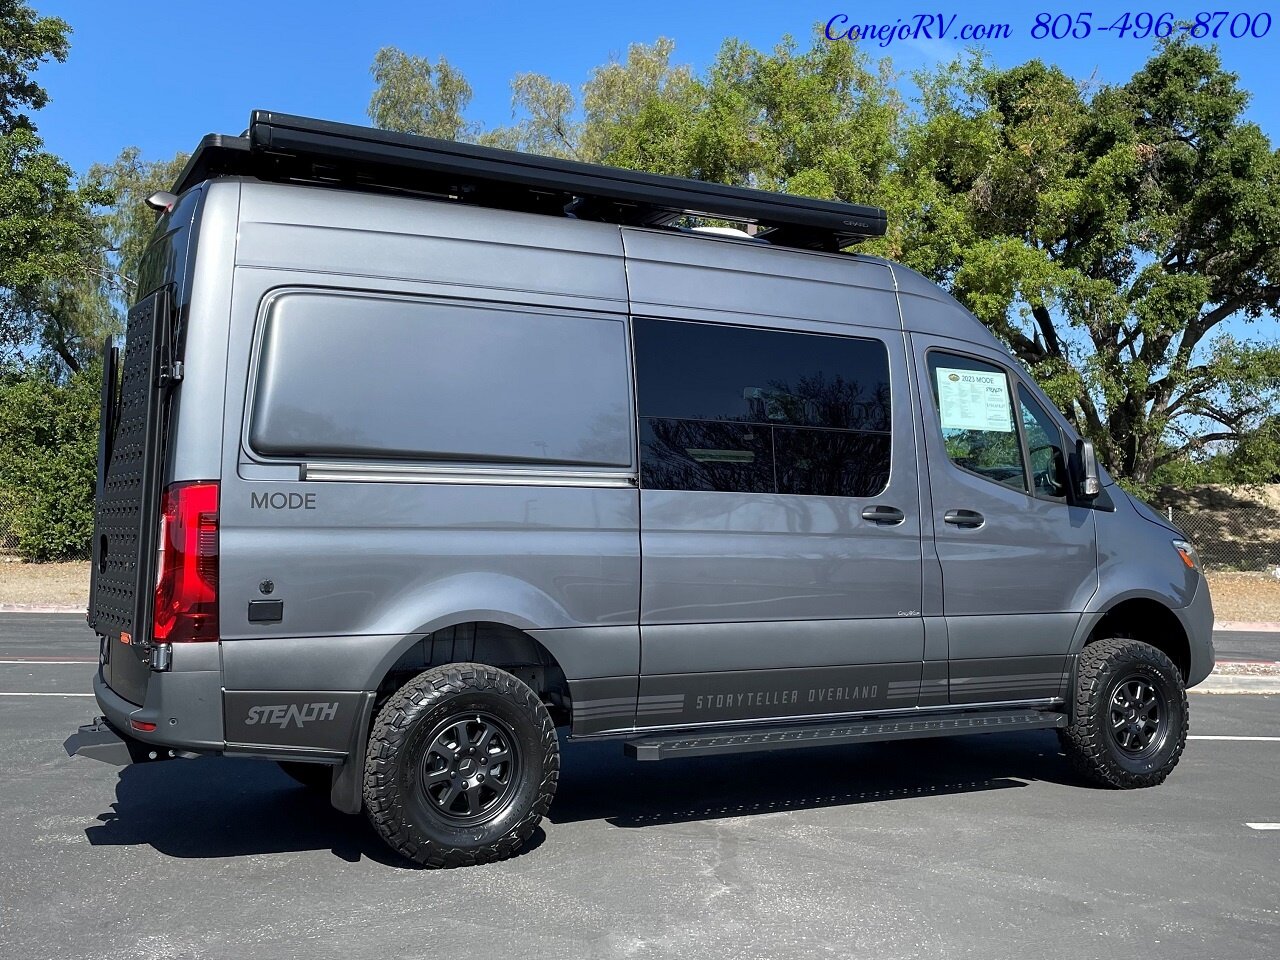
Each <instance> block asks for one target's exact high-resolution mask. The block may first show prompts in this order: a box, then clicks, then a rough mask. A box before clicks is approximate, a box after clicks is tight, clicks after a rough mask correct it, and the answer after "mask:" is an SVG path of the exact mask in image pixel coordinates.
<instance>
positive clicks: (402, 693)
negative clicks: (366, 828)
mask: <svg viewBox="0 0 1280 960" xmlns="http://www.w3.org/2000/svg"><path fill="white" fill-rule="evenodd" d="M559 774H560V748H559V743H558V742H557V740H556V731H555V725H554V724H553V723H552V722H551V717H550V716H549V715H548V713H547V710H546V708H545V707H544V706H543V705H542V703H541V702H540V701H539V700H538V697H537V694H535V693H534V692H533V691H532V690H530V689H529V688H528V687H527V686H526V685H525V684H523V683H521V682H520V681H519V680H517V679H516V678H515V677H513V676H512V675H511V674H509V673H506V672H505V671H502V670H499V669H497V668H496V667H490V666H486V665H483V664H477V663H454V664H448V665H445V666H441V667H435V668H433V669H431V670H427V671H425V672H424V673H420V674H419V675H418V676H416V677H414V678H413V679H412V680H410V681H409V682H408V683H406V684H405V685H404V686H403V687H401V688H400V690H399V691H397V692H396V693H395V694H394V695H393V696H392V697H391V698H390V699H389V700H387V702H386V703H385V704H383V706H382V709H381V710H380V711H379V712H378V716H377V719H376V720H375V722H374V726H373V732H372V733H371V734H370V737H369V752H368V755H367V759H366V762H365V769H364V800H365V808H366V809H367V811H368V814H369V819H370V821H371V822H372V823H373V826H374V829H375V830H377V832H378V834H379V835H380V836H381V837H382V838H383V840H385V841H386V842H387V843H388V844H389V845H390V846H391V847H392V848H393V849H394V850H396V851H398V852H399V853H401V854H403V855H404V856H406V857H408V858H409V859H410V860H413V861H415V862H417V863H420V864H423V865H424V866H428V867H458V866H466V865H470V864H476V863H488V862H492V861H495V860H503V859H506V858H507V857H509V856H511V855H512V854H514V853H516V852H517V851H518V850H519V849H520V848H521V847H522V846H523V845H524V844H525V843H526V842H527V841H528V839H529V837H530V836H531V835H532V833H533V831H534V828H536V827H537V825H538V822H539V821H540V820H541V819H542V817H543V815H544V814H545V813H546V812H547V809H548V808H549V807H550V806H551V799H552V797H553V796H554V795H555V789H556V782H557V780H558V779H559Z"/></svg>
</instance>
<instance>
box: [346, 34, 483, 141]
mask: <svg viewBox="0 0 1280 960" xmlns="http://www.w3.org/2000/svg"><path fill="white" fill-rule="evenodd" d="M370 72H371V73H372V74H373V80H374V83H375V84H376V85H377V86H376V88H375V90H374V92H373V97H372V98H371V99H370V100H369V119H371V120H372V121H373V122H374V124H376V125H377V126H379V127H382V128H383V129H384V130H395V131H398V132H400V133H416V134H418V135H420V136H425V137H444V138H445V139H447V140H465V139H467V138H468V137H469V136H470V134H471V133H472V132H473V127H472V125H471V124H468V123H467V122H466V121H465V120H464V119H463V116H462V115H463V113H464V112H465V111H466V109H467V105H468V104H470V103H471V84H469V83H467V80H466V78H465V77H463V75H462V74H461V73H460V72H459V71H458V70H456V69H455V68H454V67H453V66H451V65H450V64H449V61H448V60H446V59H445V58H444V57H440V58H439V59H438V60H436V62H435V63H432V62H431V61H430V60H427V59H425V58H424V57H415V56H412V55H411V54H407V53H405V52H404V51H402V50H398V49H396V48H395V47H383V48H382V49H381V50H379V51H378V52H377V54H376V55H375V56H374V58H373V67H372V68H371V70H370Z"/></svg>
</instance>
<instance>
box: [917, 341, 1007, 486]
mask: <svg viewBox="0 0 1280 960" xmlns="http://www.w3.org/2000/svg"><path fill="white" fill-rule="evenodd" d="M929 373H930V377H929V379H930V381H931V384H932V387H933V399H934V403H935V405H936V407H937V410H938V419H939V423H940V426H941V428H942V440H943V443H944V445H945V446H946V449H947V456H948V457H949V458H950V460H951V462H952V463H954V464H955V465H956V466H958V467H961V468H962V469H965V470H968V471H969V472H970V473H976V474H977V475H978V476H980V477H983V478H985V479H987V480H990V481H992V482H994V483H1000V484H1003V485H1004V486H1006V487H1011V488H1012V489H1014V490H1022V491H1026V489H1027V477H1026V470H1025V468H1024V466H1023V462H1022V444H1021V443H1019V441H1018V431H1017V428H1016V426H1015V424H1014V419H1013V395H1012V392H1011V391H1010V389H1009V377H1008V375H1007V374H1006V373H1005V372H1004V371H1003V370H1002V369H1000V368H999V367H997V366H996V365H995V364H993V363H984V362H983V361H981V360H974V359H973V358H971V357H961V356H957V355H955V354H951V353H940V352H937V351H933V352H931V353H930V354H929Z"/></svg>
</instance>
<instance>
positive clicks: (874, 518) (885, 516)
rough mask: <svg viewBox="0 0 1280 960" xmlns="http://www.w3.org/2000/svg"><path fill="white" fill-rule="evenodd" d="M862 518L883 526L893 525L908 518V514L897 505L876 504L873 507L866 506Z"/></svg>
mask: <svg viewBox="0 0 1280 960" xmlns="http://www.w3.org/2000/svg"><path fill="white" fill-rule="evenodd" d="M862 519H863V520H870V521H871V522H872V523H875V524H879V525H881V526H893V525H894V524H899V523H901V522H902V521H903V520H905V519H907V515H906V514H905V513H903V512H902V511H901V510H899V509H898V508H897V507H886V506H884V505H883V504H879V503H878V504H876V505H875V506H873V507H866V508H864V509H863V511H862Z"/></svg>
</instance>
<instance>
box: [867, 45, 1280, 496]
mask: <svg viewBox="0 0 1280 960" xmlns="http://www.w3.org/2000/svg"><path fill="white" fill-rule="evenodd" d="M921 86H922V89H923V90H924V96H923V102H922V109H921V112H920V116H919V117H918V118H917V119H916V121H915V122H914V123H912V124H911V126H910V128H909V129H908V130H907V131H906V133H905V135H904V138H903V144H904V147H903V154H902V162H901V164H900V166H899V168H898V169H897V170H896V171H895V173H894V176H893V178H892V181H893V189H892V190H891V191H890V194H891V197H892V199H893V200H894V201H895V211H894V213H895V215H894V216H893V218H892V219H893V222H894V223H895V231H894V235H893V236H892V237H891V238H890V240H889V242H888V244H887V246H888V252H890V253H891V254H892V255H896V256H898V257H900V258H901V259H902V260H904V261H905V262H907V263H908V264H910V265H912V266H915V267H917V268H918V269H921V270H923V271H924V272H925V273H927V274H929V275H931V276H932V277H933V278H934V279H936V280H938V281H939V282H941V283H943V284H945V285H947V286H949V287H950V289H951V291H952V293H954V294H955V295H956V296H957V297H958V298H959V299H960V300H961V301H963V302H964V303H965V304H966V305H967V306H969V307H970V308H971V309H972V310H973V311H974V312H975V313H976V314H977V315H978V316H979V317H980V318H981V319H982V320H983V321H984V322H985V323H986V324H987V325H988V326H989V327H990V328H991V329H992V330H993V331H994V332H995V333H996V335H997V336H999V337H1000V338H1001V339H1002V340H1003V341H1004V342H1005V343H1007V344H1008V345H1009V347H1010V349H1011V350H1012V352H1013V353H1014V355H1015V356H1016V357H1018V358H1019V359H1020V360H1022V361H1023V363H1025V364H1026V365H1027V366H1028V367H1029V368H1030V369H1031V370H1032V371H1033V372H1034V373H1035V374H1036V375H1037V377H1038V378H1039V379H1040V382H1041V383H1042V384H1043V385H1044V386H1045V388H1046V389H1047V390H1048V391H1049V392H1050V394H1051V395H1053V397H1054V399H1055V400H1056V401H1058V403H1059V404H1060V405H1061V406H1062V407H1063V409H1064V410H1065V411H1067V412H1068V414H1069V415H1072V416H1073V417H1074V419H1075V420H1076V423H1077V425H1078V426H1079V427H1080V429H1081V431H1082V432H1083V433H1084V434H1085V435H1087V436H1090V437H1091V438H1093V439H1094V441H1095V442H1096V443H1098V444H1099V448H1100V452H1101V453H1102V455H1103V456H1104V458H1105V459H1106V460H1107V461H1108V462H1109V463H1110V465H1111V466H1112V467H1113V468H1114V469H1115V470H1116V471H1117V472H1118V473H1119V474H1120V475H1121V476H1123V477H1125V478H1127V479H1128V480H1130V481H1131V482H1133V483H1134V484H1135V485H1138V486H1141V485H1144V484H1146V483H1147V482H1148V481H1150V479H1151V478H1152V477H1153V475H1154V474H1155V472H1156V471H1157V470H1158V469H1160V468H1161V467H1163V466H1165V465H1166V464H1170V463H1173V462H1175V461H1177V460H1180V459H1187V458H1189V457H1190V456H1192V455H1194V454H1197V453H1199V452H1201V451H1205V450H1208V449H1212V446H1213V445H1214V444H1215V443H1220V442H1222V441H1232V442H1235V441H1239V440H1241V439H1242V438H1244V437H1246V436H1247V435H1248V434H1249V433H1250V432H1251V431H1252V430H1253V429H1254V428H1255V427H1256V426H1257V425H1258V424H1259V423H1260V422H1261V421H1262V420H1263V419H1264V418H1265V417H1266V416H1267V414H1268V413H1270V412H1271V411H1274V410H1275V408H1276V399H1277V391H1278V388H1280V349H1278V348H1277V344H1276V343H1275V342H1274V339H1273V338H1269V339H1264V340H1262V341H1261V342H1257V341H1255V340H1253V339H1244V338H1241V337H1240V336H1239V335H1238V334H1237V335H1228V334H1226V333H1223V332H1221V331H1222V325H1223V324H1224V322H1225V321H1227V320H1228V319H1229V318H1233V317H1235V318H1243V319H1245V320H1253V321H1256V320H1258V319H1260V318H1262V317H1264V316H1267V315H1269V314H1271V313H1272V312H1273V311H1274V310H1275V309H1276V305H1277V297H1278V295H1280V252H1278V251H1280V155H1277V153H1276V152H1275V151H1274V150H1273V149H1272V147H1271V145H1270V144H1269V143H1268V141H1267V139H1266V137H1265V136H1264V135H1263V134H1262V132H1261V131H1260V130H1259V129H1258V128H1257V127H1256V126H1255V125H1253V124H1250V123H1247V122H1245V121H1244V119H1243V116H1242V114H1243V111H1244V108H1245V105H1246V103H1247V95H1246V94H1245V93H1244V92H1243V91H1241V90H1239V88H1238V86H1237V83H1236V77H1235V76H1234V75H1232V74H1230V73H1227V72H1225V71H1223V70H1222V68H1221V64H1220V62H1219V60H1218V56H1217V54H1216V52H1215V51H1213V50H1211V49H1206V48H1203V47H1199V46H1196V45H1194V44H1191V43H1189V42H1186V41H1185V40H1182V41H1176V42H1166V43H1163V44H1161V46H1160V47H1159V48H1158V49H1157V51H1156V53H1155V55H1154V56H1153V57H1152V58H1151V59H1150V60H1149V61H1148V62H1147V64H1146V65H1145V66H1144V67H1143V68H1142V69H1141V70H1139V71H1138V72H1137V73H1136V74H1135V75H1134V76H1133V77H1132V78H1131V79H1130V80H1129V81H1128V82H1127V83H1125V84H1122V85H1118V86H1107V87H1102V88H1100V89H1097V90H1095V91H1089V90H1087V89H1085V88H1083V87H1082V86H1081V85H1079V84H1077V83H1076V82H1074V81H1073V80H1071V79H1070V78H1069V77H1067V76H1065V75H1064V74H1063V73H1062V72H1061V71H1060V70H1058V69H1057V68H1054V67H1048V66H1045V65H1044V64H1041V63H1039V62H1035V61H1033V62H1031V63H1028V64H1024V65H1022V66H1019V67H1015V68H1012V69H1009V70H997V69H995V68H992V67H991V66H989V65H988V64H986V63H985V62H983V61H982V60H981V59H980V58H976V57H975V58H970V59H969V60H967V61H966V62H963V63H958V64H953V65H951V66H950V67H949V68H947V69H946V70H944V71H941V72H939V73H936V74H933V75H931V76H927V77H923V78H921Z"/></svg>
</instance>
